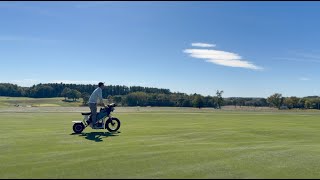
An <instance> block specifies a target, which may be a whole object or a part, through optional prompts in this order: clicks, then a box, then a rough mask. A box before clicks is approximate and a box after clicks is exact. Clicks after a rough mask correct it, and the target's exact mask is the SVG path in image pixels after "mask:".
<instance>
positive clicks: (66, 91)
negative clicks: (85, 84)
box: [61, 87, 71, 100]
mask: <svg viewBox="0 0 320 180" xmlns="http://www.w3.org/2000/svg"><path fill="white" fill-rule="evenodd" d="M70 92H71V89H70V88H68V87H66V88H64V89H63V90H62V92H61V96H62V97H64V100H67V97H68V94H70Z"/></svg>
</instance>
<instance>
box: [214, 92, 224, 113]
mask: <svg viewBox="0 0 320 180" xmlns="http://www.w3.org/2000/svg"><path fill="white" fill-rule="evenodd" d="M222 93H223V91H219V90H217V92H216V95H217V96H215V99H216V100H215V102H216V103H217V107H218V108H219V109H221V106H222V105H223V98H222Z"/></svg>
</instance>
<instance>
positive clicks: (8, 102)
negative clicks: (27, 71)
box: [0, 96, 82, 108]
mask: <svg viewBox="0 0 320 180" xmlns="http://www.w3.org/2000/svg"><path fill="white" fill-rule="evenodd" d="M62 100H64V98H63V97H59V98H28V97H5V96H0V108H8V107H14V106H17V105H19V106H20V107H59V106H62V107H74V106H79V105H81V103H82V101H81V102H80V101H79V100H78V101H75V102H64V101H62Z"/></svg>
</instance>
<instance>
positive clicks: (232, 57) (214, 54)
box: [183, 49, 263, 70]
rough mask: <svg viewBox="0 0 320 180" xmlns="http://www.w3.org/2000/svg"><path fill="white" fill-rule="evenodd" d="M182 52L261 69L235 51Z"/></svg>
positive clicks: (222, 63)
mask: <svg viewBox="0 0 320 180" xmlns="http://www.w3.org/2000/svg"><path fill="white" fill-rule="evenodd" d="M183 52H184V53H187V54H190V56H191V57H194V58H199V59H205V60H206V61H207V62H210V63H214V64H218V65H222V66H229V67H240V68H247V69H254V70H261V69H263V68H262V67H258V66H256V65H254V64H252V63H251V62H248V61H245V60H243V59H242V57H241V56H240V55H238V54H236V53H232V52H226V51H220V50H213V49H185V50H184V51H183Z"/></svg>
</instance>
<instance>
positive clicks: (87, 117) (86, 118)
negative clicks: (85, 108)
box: [72, 103, 120, 134]
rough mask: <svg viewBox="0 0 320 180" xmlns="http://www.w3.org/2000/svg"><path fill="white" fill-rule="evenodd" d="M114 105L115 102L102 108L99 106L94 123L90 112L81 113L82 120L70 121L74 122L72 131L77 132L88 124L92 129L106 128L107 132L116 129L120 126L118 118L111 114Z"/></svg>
mask: <svg viewBox="0 0 320 180" xmlns="http://www.w3.org/2000/svg"><path fill="white" fill-rule="evenodd" d="M116 106H117V105H116V104H115V103H111V104H108V105H107V106H106V107H104V108H100V111H99V112H98V113H97V116H96V117H97V120H96V124H93V123H92V119H91V112H88V113H81V114H82V115H83V119H82V121H72V122H73V123H74V124H73V127H72V129H73V131H74V132H75V133H76V134H79V133H81V132H82V131H83V130H84V129H85V128H86V127H88V126H89V127H91V128H92V129H107V130H108V131H109V132H116V131H118V130H119V128H120V120H119V119H118V118H116V117H112V116H111V112H113V111H114V107H116Z"/></svg>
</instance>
